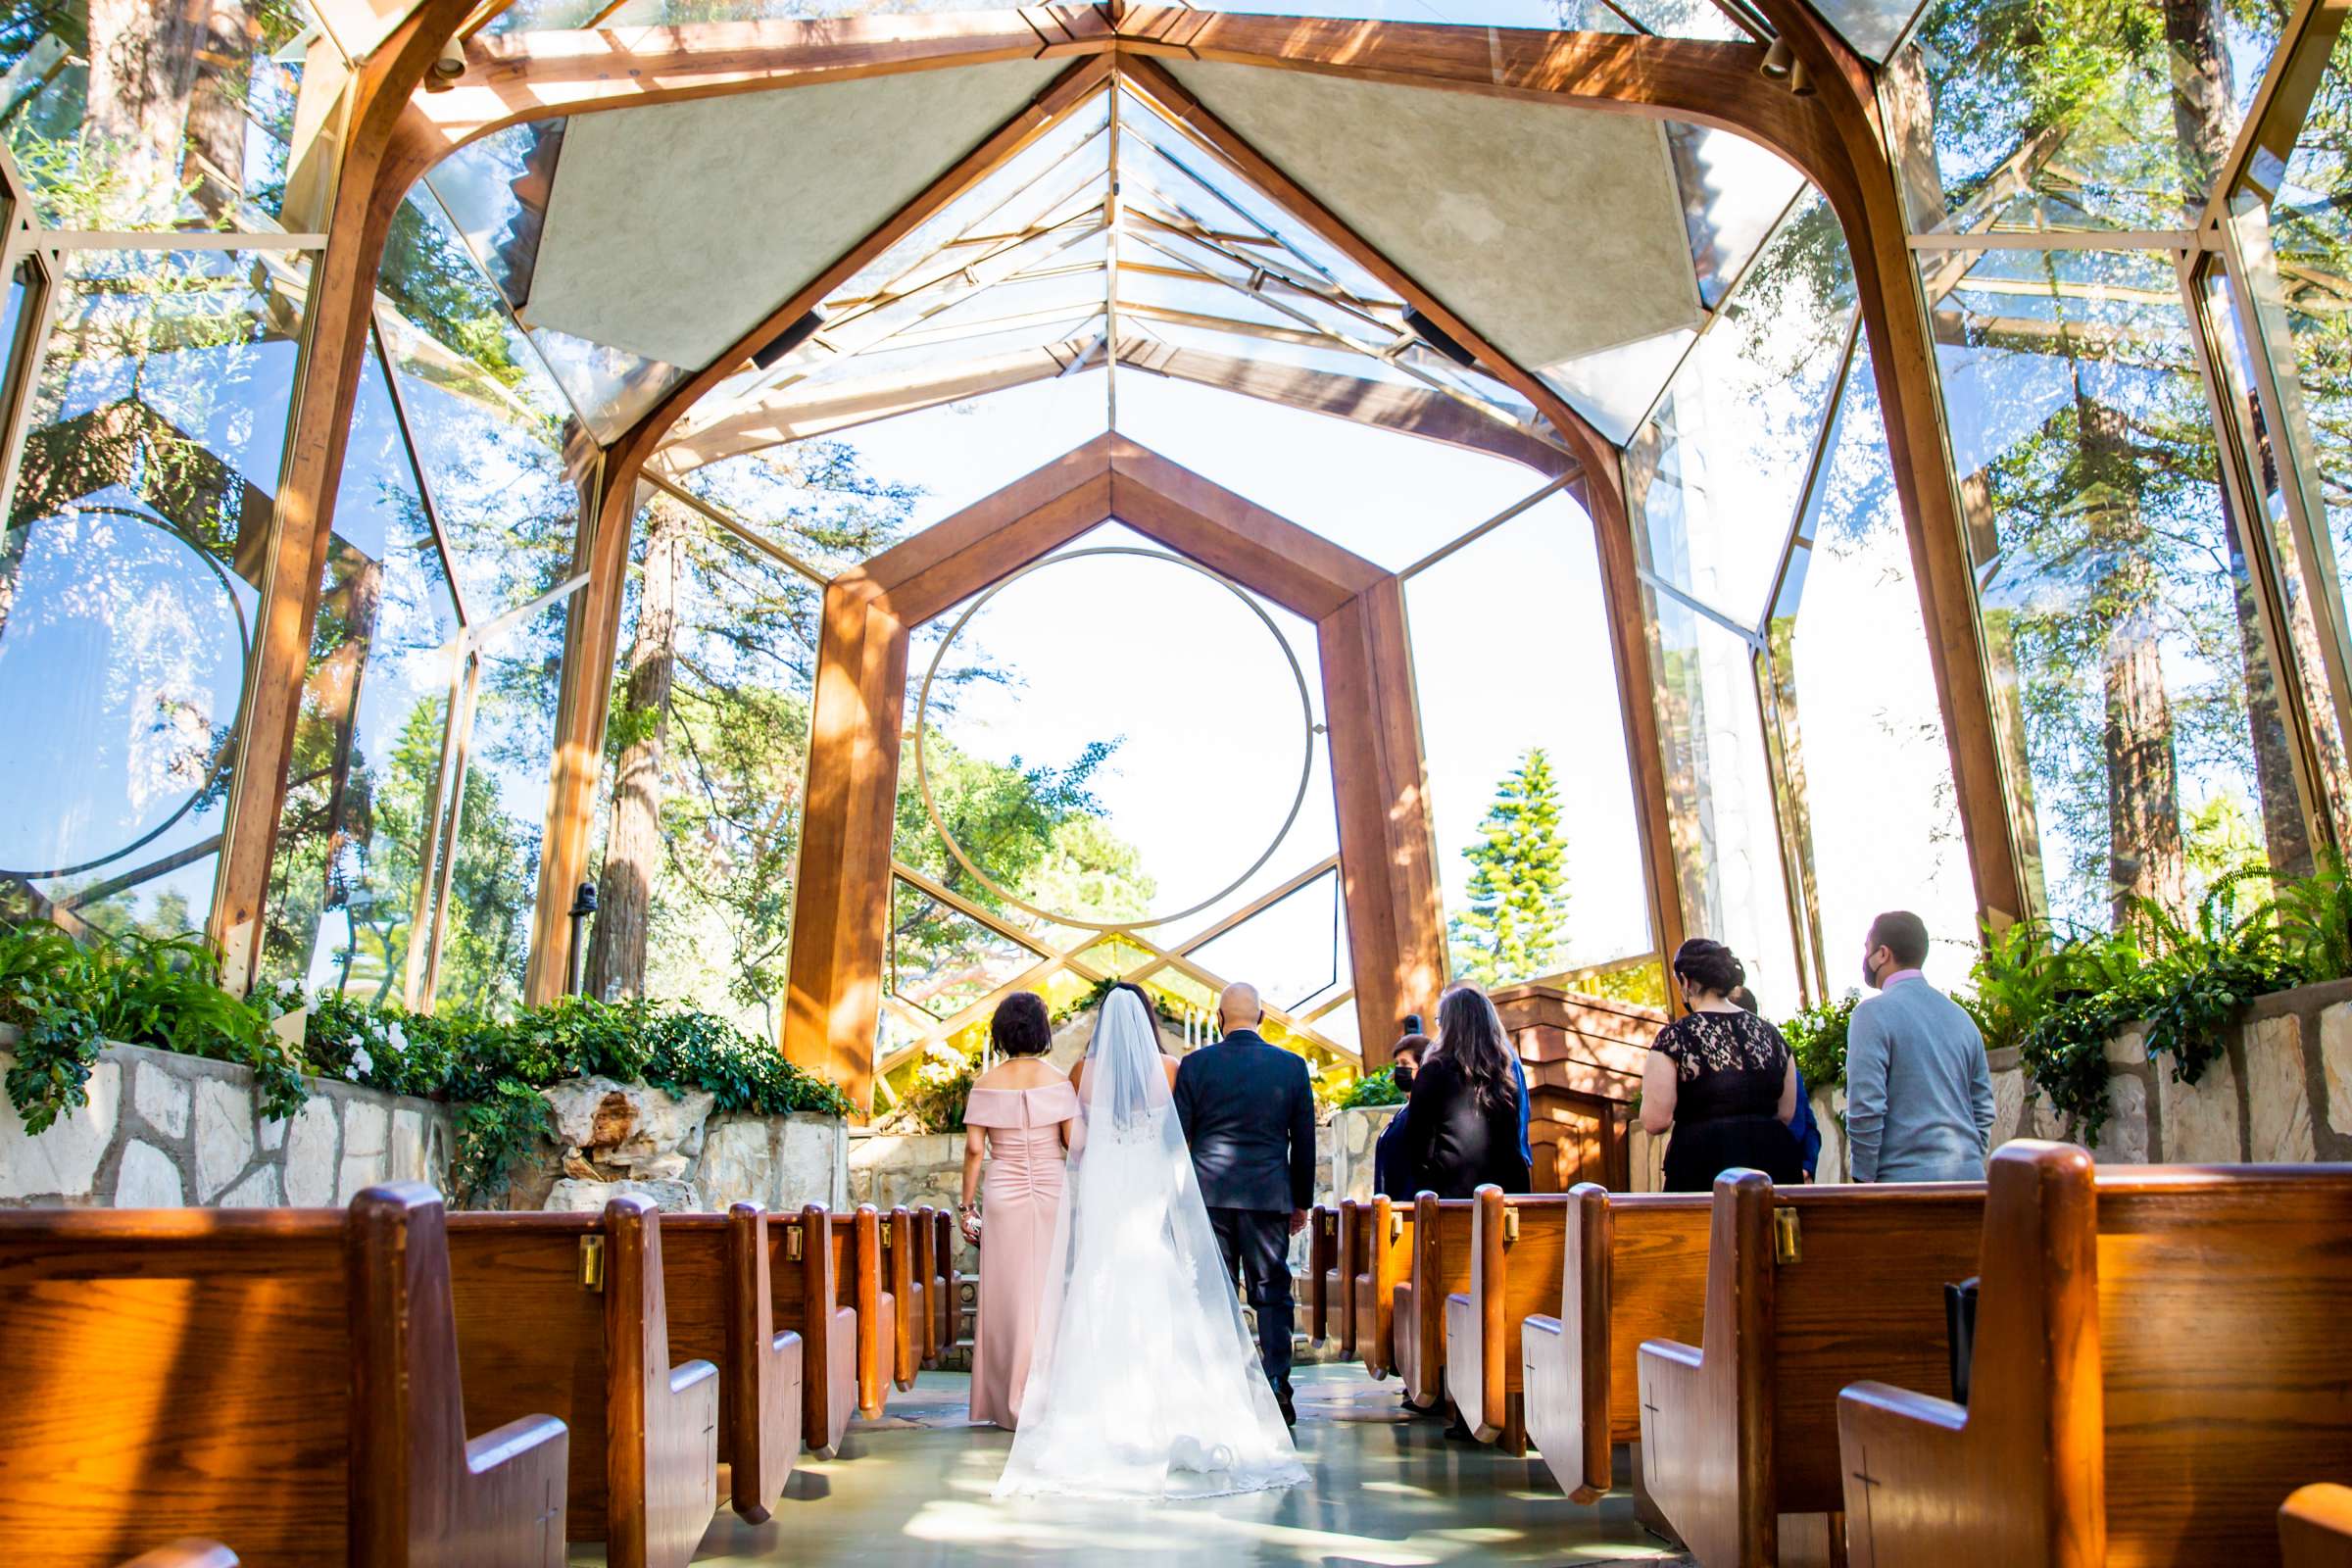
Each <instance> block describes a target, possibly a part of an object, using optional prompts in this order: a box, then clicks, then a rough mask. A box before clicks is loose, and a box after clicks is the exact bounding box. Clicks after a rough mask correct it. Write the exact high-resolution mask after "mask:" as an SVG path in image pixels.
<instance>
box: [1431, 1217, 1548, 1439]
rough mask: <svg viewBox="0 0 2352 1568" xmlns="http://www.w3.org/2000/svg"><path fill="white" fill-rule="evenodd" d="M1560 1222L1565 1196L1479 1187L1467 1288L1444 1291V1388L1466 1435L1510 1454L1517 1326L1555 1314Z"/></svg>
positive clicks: (1520, 1383)
mask: <svg viewBox="0 0 2352 1568" xmlns="http://www.w3.org/2000/svg"><path fill="white" fill-rule="evenodd" d="M1567 1221H1568V1200H1567V1199H1566V1198H1565V1197H1561V1196H1554V1197H1542V1198H1539V1197H1519V1198H1506V1197H1504V1196H1503V1191H1502V1189H1501V1188H1499V1187H1495V1186H1487V1187H1481V1188H1480V1189H1479V1190H1478V1193H1477V1196H1476V1197H1475V1198H1473V1199H1472V1200H1471V1212H1470V1288H1469V1290H1467V1291H1466V1292H1463V1293H1461V1294H1459V1295H1454V1296H1448V1297H1447V1298H1446V1394H1447V1395H1448V1396H1450V1397H1451V1398H1452V1399H1453V1406H1454V1408H1455V1409H1456V1410H1458V1411H1459V1412H1460V1413H1461V1417H1462V1422H1463V1424H1464V1425H1465V1426H1467V1427H1469V1428H1470V1431H1471V1435H1472V1436H1473V1437H1475V1438H1477V1440H1478V1441H1479V1442H1481V1443H1495V1442H1500V1443H1501V1444H1503V1446H1506V1447H1507V1448H1509V1449H1510V1450H1511V1451H1512V1452H1514V1453H1524V1452H1525V1451H1526V1449H1527V1434H1526V1426H1525V1420H1524V1417H1523V1415H1522V1409H1521V1407H1522V1403H1523V1395H1524V1392H1525V1389H1526V1381H1525V1365H1524V1362H1523V1360H1522V1349H1521V1345H1520V1334H1519V1328H1520V1325H1521V1324H1522V1323H1524V1322H1526V1321H1527V1319H1528V1318H1529V1317H1531V1316H1536V1315H1539V1314H1544V1315H1550V1316H1555V1317H1556V1316H1557V1315H1558V1314H1559V1310H1560V1270H1561V1265H1562V1261H1563V1254H1564V1252H1565V1250H1566V1246H1567Z"/></svg>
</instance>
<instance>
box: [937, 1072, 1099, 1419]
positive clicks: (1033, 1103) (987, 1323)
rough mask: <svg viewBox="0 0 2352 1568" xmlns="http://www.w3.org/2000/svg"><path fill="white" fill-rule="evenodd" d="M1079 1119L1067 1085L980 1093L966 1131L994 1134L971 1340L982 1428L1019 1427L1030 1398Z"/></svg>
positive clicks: (975, 1409) (968, 1108)
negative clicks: (1066, 1138) (1069, 1133)
mask: <svg viewBox="0 0 2352 1568" xmlns="http://www.w3.org/2000/svg"><path fill="white" fill-rule="evenodd" d="M1077 1114H1078V1092H1077V1091H1076V1090H1074V1089H1072V1088H1071V1087H1070V1086H1069V1085H1068V1084H1066V1083H1054V1084H1046V1085H1043V1086H1041V1087H1039V1088H1036V1089H975V1090H973V1091H972V1092H971V1094H970V1095H969V1096H968V1097H967V1099H966V1101H965V1103H964V1107H963V1123H964V1125H965V1126H967V1127H985V1128H986V1129H988V1172H987V1174H986V1175H985V1176H984V1177H983V1178H982V1181H981V1187H980V1317H979V1322H978V1323H977V1325H976V1326H975V1327H974V1329H973V1331H972V1337H973V1341H974V1343H973V1346H972V1406H971V1416H972V1419H973V1420H974V1421H986V1422H993V1423H994V1424H996V1425H998V1426H1001V1427H1008V1428H1009V1427H1014V1426H1017V1425H1019V1423H1020V1414H1021V1391H1022V1389H1023V1388H1024V1387H1025V1386H1026V1385H1027V1384H1028V1382H1029V1351H1030V1348H1031V1347H1032V1346H1034V1345H1035V1344H1036V1341H1037V1314H1038V1307H1039V1303H1040V1302H1041V1301H1042V1300H1043V1299H1044V1296H1045V1286H1046V1282H1045V1269H1046V1253H1047V1252H1048V1251H1049V1250H1052V1248H1053V1246H1054V1212H1055V1210H1056V1209H1058V1208H1059V1207H1060V1205H1061V1177H1062V1151H1061V1133H1060V1128H1061V1124H1062V1123H1063V1122H1066V1121H1069V1120H1071V1119H1072V1118H1074V1117H1075V1116H1076V1115H1077Z"/></svg>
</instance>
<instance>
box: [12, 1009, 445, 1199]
mask: <svg viewBox="0 0 2352 1568" xmlns="http://www.w3.org/2000/svg"><path fill="white" fill-rule="evenodd" d="M12 1039H13V1032H12ZM13 1060H14V1058H13V1057H10V1056H9V1055H7V1054H5V1053H4V1052H0V1066H7V1065H12V1064H13ZM304 1083H305V1085H306V1086H307V1088H308V1090H309V1094H308V1097H307V1098H306V1099H305V1100H304V1102H303V1105H302V1109H301V1110H300V1111H299V1112H297V1113H296V1114H295V1115H293V1116H292V1117H290V1118H288V1119H287V1120H284V1121H272V1120H270V1119H269V1118H267V1117H265V1116H263V1115H262V1114H261V1113H260V1108H259V1105H258V1104H257V1103H256V1100H255V1095H254V1076H253V1073H252V1071H251V1069H249V1068H245V1067H239V1066H234V1065H232V1064H230V1063H228V1062H224V1061H207V1060H205V1059H203V1058H202V1057H198V1056H183V1055H181V1054H178V1053H177V1052H171V1051H150V1050H148V1049H146V1048H145V1047H142V1046H109V1047H107V1048H106V1049H105V1051H104V1052H102V1053H101V1054H100V1055H99V1058H98V1062H97V1064H96V1065H95V1066H94V1067H92V1068H91V1070H90V1081H89V1090H88V1093H89V1099H88V1101H87V1103H84V1104H83V1105H82V1107H81V1108H80V1109H79V1110H76V1111H74V1112H73V1114H72V1115H70V1116H63V1117H60V1118H59V1119H58V1121H57V1122H56V1123H55V1124H54V1125H53V1126H51V1127H49V1128H48V1129H46V1130H45V1131H43V1132H41V1133H40V1134H38V1135H37V1136H36V1135H34V1134H31V1133H27V1132H26V1131H25V1123H24V1120H23V1118H21V1117H20V1116H19V1115H18V1114H17V1110H16V1107H15V1106H14V1105H13V1104H9V1103H7V1102H6V1100H5V1099H0V1207H8V1208H27V1207H40V1206H50V1205H57V1204H71V1205H74V1206H88V1207H95V1208H178V1207H207V1208H269V1207H275V1206H279V1205H286V1204H291V1205H300V1206H322V1205H326V1204H335V1203H345V1202H349V1201H351V1200H352V1198H354V1197H355V1196H357V1195H358V1193H359V1191H360V1190H361V1189H362V1188H364V1187H368V1186H369V1185H371V1184H373V1183H376V1182H382V1181H408V1180H417V1181H428V1182H431V1183H432V1184H433V1185H434V1186H435V1187H441V1188H446V1187H447V1185H448V1181H449V1156H450V1150H451V1148H452V1146H453V1143H454V1139H453V1137H452V1130H451V1125H450V1116H449V1107H448V1106H447V1105H443V1104H438V1103H434V1102H432V1101H425V1100H408V1099H404V1098H402V1097H400V1096H397V1095H386V1094H380V1093H378V1092H377V1091H375V1090H372V1089H362V1088H359V1087H358V1086H356V1085H353V1084H342V1083H336V1082H334V1081H333V1080H331V1079H322V1078H309V1079H305V1080H304Z"/></svg>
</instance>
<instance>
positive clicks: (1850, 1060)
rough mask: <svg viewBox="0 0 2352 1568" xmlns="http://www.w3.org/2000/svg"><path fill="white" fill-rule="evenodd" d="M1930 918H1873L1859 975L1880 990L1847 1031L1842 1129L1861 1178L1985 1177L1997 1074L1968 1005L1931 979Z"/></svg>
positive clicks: (1901, 912) (1904, 913)
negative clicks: (1928, 974) (1928, 972)
mask: <svg viewBox="0 0 2352 1568" xmlns="http://www.w3.org/2000/svg"><path fill="white" fill-rule="evenodd" d="M1927 961H1928V927H1927V923H1926V922H1925V921H1923V920H1921V919H1920V917H1919V916H1918V915H1916V914H1913V913H1911V912H1910V911H1909V910H1907V909H1894V910H1890V911H1888V912H1887V913H1886V914H1882V915H1880V916H1879V917H1878V918H1877V919H1876V920H1873V921H1871V922H1870V935H1869V936H1868V937H1866V938H1864V939H1863V944H1862V976H1863V978H1864V979H1866V980H1868V981H1869V982H1870V983H1871V985H1872V986H1873V987H1875V988H1876V989H1877V991H1878V993H1879V994H1878V995H1877V996H1875V997H1866V998H1864V999H1863V1001H1862V1002H1861V1003H1860V1004H1859V1005H1856V1006H1855V1008H1854V1016H1853V1021H1852V1022H1850V1023H1849V1024H1847V1025H1846V1031H1845V1135H1846V1148H1847V1157H1848V1158H1849V1159H1850V1160H1851V1161H1852V1168H1853V1173H1854V1180H1856V1181H1858V1182H1981V1181H1983V1180H1984V1179H1985V1147H1986V1145H1987V1143H1988V1142H1989V1141H1990V1139H1991V1137H1992V1074H1991V1072H1990V1071H1989V1070H1988V1068H1987V1067H1986V1065H1985V1037H1984V1036H1983V1035H1981V1034H1979V1033H1978V1032H1977V1023H1976V1020H1975V1019H1974V1018H1971V1017H1970V1016H1969V1015H1968V1009H1967V1008H1965V1007H1963V1006H1961V1005H1960V1004H1958V1003H1957V1002H1954V1001H1953V1000H1952V999H1951V998H1949V997H1947V996H1945V995H1944V994H1943V993H1942V992H1940V991H1938V990H1936V988H1935V987H1934V986H1932V985H1930V984H1928V982H1927V977H1926V976H1925V975H1923V974H1922V973H1921V972H1920V968H1921V966H1922V965H1923V964H1925V963H1926V962H1927Z"/></svg>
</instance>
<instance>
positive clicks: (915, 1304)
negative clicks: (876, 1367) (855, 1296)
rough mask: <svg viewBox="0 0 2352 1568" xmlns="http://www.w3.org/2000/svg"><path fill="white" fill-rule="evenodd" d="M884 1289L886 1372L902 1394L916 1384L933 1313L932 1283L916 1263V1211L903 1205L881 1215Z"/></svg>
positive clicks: (879, 1222)
mask: <svg viewBox="0 0 2352 1568" xmlns="http://www.w3.org/2000/svg"><path fill="white" fill-rule="evenodd" d="M878 1229H879V1231H880V1237H881V1247H882V1250H881V1253H880V1257H881V1266H882V1289H884V1290H885V1291H888V1292H889V1293H890V1299H891V1300H892V1302H893V1303H895V1306H896V1310H895V1311H894V1312H893V1313H892V1314H891V1338H890V1344H889V1346H888V1350H889V1356H888V1361H887V1365H886V1368H885V1370H886V1372H887V1374H888V1376H889V1378H890V1381H891V1383H892V1384H893V1385H894V1386H895V1387H897V1389H898V1390H899V1392H900V1393H902V1394H903V1393H905V1392H906V1391H907V1390H908V1389H911V1388H913V1387H914V1374H915V1372H916V1371H917V1370H918V1369H919V1368H920V1367H921V1365H922V1359H923V1323H924V1321H925V1319H927V1318H928V1317H929V1316H930V1315H931V1282H930V1281H929V1280H926V1279H925V1278H923V1276H922V1274H921V1273H920V1272H918V1271H917V1270H916V1268H915V1266H914V1252H915V1245H914V1233H915V1226H914V1211H913V1210H912V1209H909V1208H907V1206H906V1205H905V1204H903V1203H902V1204H900V1205H899V1206H898V1207H896V1208H894V1209H892V1210H891V1211H890V1212H889V1213H887V1214H884V1215H882V1216H880V1219H879V1221H878Z"/></svg>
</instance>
